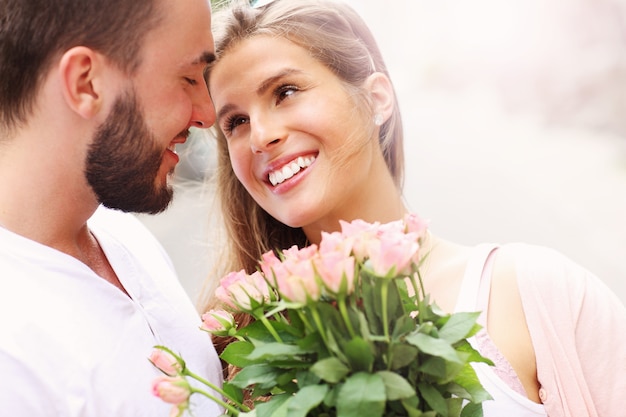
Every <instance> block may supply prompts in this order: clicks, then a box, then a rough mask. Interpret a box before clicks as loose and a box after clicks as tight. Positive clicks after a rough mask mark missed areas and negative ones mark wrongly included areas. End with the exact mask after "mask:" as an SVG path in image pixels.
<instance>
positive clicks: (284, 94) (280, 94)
mask: <svg viewBox="0 0 626 417" xmlns="http://www.w3.org/2000/svg"><path fill="white" fill-rule="evenodd" d="M296 91H298V87H296V86H294V85H283V86H281V87H279V88H278V89H277V90H276V98H277V101H278V102H279V103H280V102H281V101H283V100H284V99H286V98H288V97H289V96H292V95H294V94H295V93H296Z"/></svg>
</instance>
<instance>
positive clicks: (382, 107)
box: [365, 72, 395, 123]
mask: <svg viewBox="0 0 626 417" xmlns="http://www.w3.org/2000/svg"><path fill="white" fill-rule="evenodd" d="M365 88H366V89H367V90H368V91H369V93H370V97H371V99H372V111H373V112H374V114H375V115H378V114H380V115H381V116H382V122H383V123H384V122H386V121H387V119H389V117H390V116H391V113H392V112H393V109H394V106H395V95H394V92H393V86H392V85H391V81H389V78H388V77H387V76H386V75H385V74H383V73H382V72H375V73H373V74H371V75H370V76H369V77H368V78H367V80H366V81H365Z"/></svg>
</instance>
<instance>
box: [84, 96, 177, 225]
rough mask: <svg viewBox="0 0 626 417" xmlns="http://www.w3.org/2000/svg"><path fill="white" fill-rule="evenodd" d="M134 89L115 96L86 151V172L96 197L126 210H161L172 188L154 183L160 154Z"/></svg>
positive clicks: (109, 205)
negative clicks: (111, 106)
mask: <svg viewBox="0 0 626 417" xmlns="http://www.w3.org/2000/svg"><path fill="white" fill-rule="evenodd" d="M163 152H164V150H163V149H160V148H159V147H158V145H157V142H156V140H155V138H154V135H153V134H152V132H150V129H149V128H148V126H147V125H146V122H145V119H144V117H143V114H142V112H141V109H140V107H139V104H138V102H137V97H136V95H135V93H134V91H132V89H131V90H129V91H128V92H127V93H126V94H124V95H123V96H121V97H118V98H117V99H116V101H115V103H114V105H113V109H112V110H111V113H110V114H109V115H108V116H107V119H106V120H105V121H104V123H103V124H102V125H101V126H100V127H99V128H98V131H97V132H96V134H95V136H94V140H93V143H92V144H91V145H90V147H89V150H88V153H87V161H86V168H85V176H86V178H87V182H88V183H89V185H90V186H91V188H92V189H93V191H94V193H95V194H96V197H97V199H98V201H99V202H100V203H101V204H102V205H104V206H105V207H109V208H111V209H116V210H122V211H125V212H135V213H149V214H157V213H160V212H162V211H164V210H165V209H166V208H167V207H168V205H169V204H170V202H171V201H172V197H173V194H174V191H173V189H172V187H171V186H170V185H168V184H167V182H164V183H163V184H162V185H157V184H156V178H157V175H158V173H159V168H160V166H161V161H162V157H163Z"/></svg>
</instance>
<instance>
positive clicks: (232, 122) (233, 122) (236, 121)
mask: <svg viewBox="0 0 626 417" xmlns="http://www.w3.org/2000/svg"><path fill="white" fill-rule="evenodd" d="M247 122H248V118H247V117H244V116H240V115H238V114H234V115H232V116H228V117H226V119H225V120H224V127H223V129H222V130H223V131H224V133H225V134H226V135H227V136H230V135H232V134H233V131H234V130H235V129H236V128H237V127H238V126H240V125H242V124H244V123H247Z"/></svg>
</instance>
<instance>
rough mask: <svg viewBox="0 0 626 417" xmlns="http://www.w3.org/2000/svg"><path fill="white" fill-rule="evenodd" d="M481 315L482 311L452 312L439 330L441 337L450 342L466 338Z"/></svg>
mask: <svg viewBox="0 0 626 417" xmlns="http://www.w3.org/2000/svg"><path fill="white" fill-rule="evenodd" d="M479 315H480V312H477V313H455V314H452V315H451V316H450V318H449V319H448V321H447V322H446V324H444V326H443V327H442V328H441V329H440V330H439V337H440V338H441V339H443V340H445V341H446V342H448V343H450V344H454V343H456V342H458V341H459V340H461V339H465V338H466V337H467V335H468V334H470V332H471V331H472V329H473V328H474V325H475V324H476V320H477V319H478V316H479Z"/></svg>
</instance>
